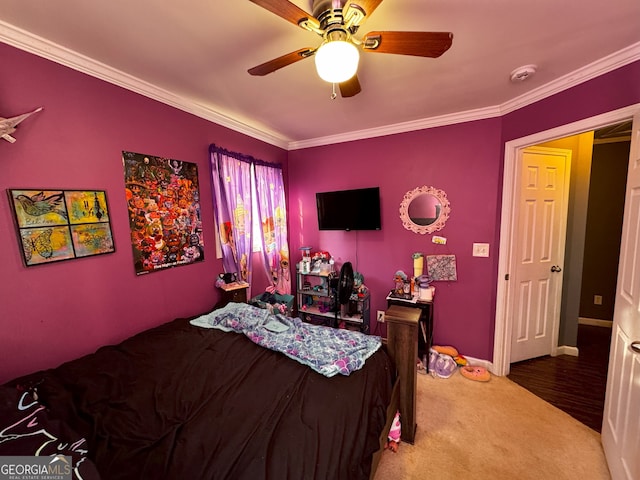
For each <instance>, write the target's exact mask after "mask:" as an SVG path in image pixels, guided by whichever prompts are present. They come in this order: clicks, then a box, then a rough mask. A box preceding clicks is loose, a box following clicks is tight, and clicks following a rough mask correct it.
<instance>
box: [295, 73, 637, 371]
mask: <svg viewBox="0 0 640 480" xmlns="http://www.w3.org/2000/svg"><path fill="white" fill-rule="evenodd" d="M636 103H640V62H636V63H634V64H631V65H628V66H625V67H622V68H619V69H617V70H614V71H613V72H610V73H608V74H606V75H603V76H601V77H599V78H596V79H593V80H590V81H588V82H585V83H584V84H581V85H579V86H577V87H574V88H571V89H569V90H567V91H565V92H562V93H559V94H556V95H553V96H552V97H550V98H548V99H545V100H542V101H540V102H537V103H535V104H532V105H530V106H527V107H525V108H522V109H520V110H518V111H515V112H513V113H510V114H508V115H505V116H504V117H502V118H498V119H488V120H484V121H477V122H472V123H465V124H459V125H451V126H447V127H440V128H434V129H428V130H422V131H417V132H411V133H405V134H400V135H391V136H386V137H380V138H372V139H368V140H361V141H355V142H348V143H344V144H341V145H330V146H324V147H315V148H309V149H305V150H299V151H293V152H290V154H289V166H290V177H289V179H290V185H291V187H290V191H289V205H290V208H291V211H290V219H291V230H290V235H291V250H292V263H295V261H296V258H295V253H296V249H297V248H299V247H300V246H301V245H311V246H313V247H314V248H317V249H322V250H328V251H329V252H331V253H332V254H333V255H335V256H336V258H338V259H339V261H340V262H344V261H351V262H352V263H353V264H354V266H355V265H356V264H357V270H359V271H360V272H362V273H363V275H364V277H365V283H366V284H367V286H368V287H369V288H370V289H371V293H372V311H373V313H372V322H373V324H374V326H373V327H372V328H373V330H374V331H378V332H384V326H382V327H380V328H378V327H376V326H375V311H376V310H384V309H385V308H386V303H385V300H384V298H385V296H386V293H387V292H388V291H389V289H390V288H391V286H392V278H393V274H394V272H395V271H396V270H398V269H401V270H404V271H405V272H407V273H409V272H411V268H412V260H411V254H412V253H413V252H414V251H421V252H424V253H425V254H437V253H443V254H455V255H456V257H457V267H458V281H457V282H446V283H445V282H437V283H436V296H435V329H434V339H435V342H436V343H439V344H445V345H446V344H451V345H454V346H455V347H456V348H458V350H459V351H460V352H461V353H463V354H465V355H468V356H471V357H476V358H480V359H485V360H489V361H492V360H493V342H494V324H495V304H496V290H497V280H498V279H497V270H498V268H497V267H498V265H497V263H498V253H499V252H498V246H499V238H500V209H501V195H502V172H503V160H504V142H506V141H507V140H512V139H515V138H520V137H523V136H526V135H530V134H532V133H536V132H541V131H545V130H549V129H551V128H554V127H557V126H559V125H563V124H567V123H571V122H574V121H577V120H580V119H584V118H588V117H591V116H594V115H598V114H601V113H605V112H608V111H611V110H615V109H618V108H622V107H624V106H628V105H632V104H636ZM381 108H384V105H381ZM422 185H431V186H434V187H436V188H439V189H442V190H444V191H445V192H446V193H447V196H448V198H449V201H450V202H451V218H450V219H449V221H448V222H447V224H446V226H445V228H444V229H443V230H441V231H440V232H438V235H441V236H444V237H446V238H447V244H446V245H444V246H443V245H435V244H433V243H431V236H430V235H425V236H422V235H418V234H415V233H412V232H409V231H408V230H405V229H404V228H403V227H402V223H401V222H400V218H399V212H398V207H399V205H400V202H401V201H402V197H403V195H404V194H405V192H407V191H409V190H411V189H413V188H415V187H418V186H422ZM369 186H379V187H380V192H381V201H382V230H381V231H379V232H318V230H317V220H316V213H315V205H314V202H315V200H314V194H315V192H318V191H325V190H340V189H344V188H355V187H358V188H359V187H369ZM474 242H482V243H484V242H487V243H490V256H489V258H478V257H473V256H472V255H471V253H472V244H473V243H474Z"/></svg>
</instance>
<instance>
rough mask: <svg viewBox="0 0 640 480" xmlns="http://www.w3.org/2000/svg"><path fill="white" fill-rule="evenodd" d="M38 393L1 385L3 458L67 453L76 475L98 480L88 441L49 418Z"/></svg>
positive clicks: (82, 479)
mask: <svg viewBox="0 0 640 480" xmlns="http://www.w3.org/2000/svg"><path fill="white" fill-rule="evenodd" d="M35 395H36V394H35V393H33V394H32V393H31V392H29V391H25V390H20V389H18V388H12V387H5V386H0V457H3V456H51V455H67V456H70V457H71V458H72V460H73V465H72V466H73V478H75V479H79V480H99V479H100V475H99V474H98V470H97V469H96V467H95V465H94V464H93V462H91V460H89V459H88V458H87V442H86V440H85V439H84V438H82V437H80V435H78V434H77V433H75V432H74V431H73V430H72V429H71V428H70V427H69V426H68V425H67V424H66V423H64V422H62V421H60V420H56V419H53V418H50V417H49V414H48V412H47V409H46V408H45V407H44V406H43V405H42V404H40V403H39V402H38V401H37V400H36V399H35V398H34V396H35Z"/></svg>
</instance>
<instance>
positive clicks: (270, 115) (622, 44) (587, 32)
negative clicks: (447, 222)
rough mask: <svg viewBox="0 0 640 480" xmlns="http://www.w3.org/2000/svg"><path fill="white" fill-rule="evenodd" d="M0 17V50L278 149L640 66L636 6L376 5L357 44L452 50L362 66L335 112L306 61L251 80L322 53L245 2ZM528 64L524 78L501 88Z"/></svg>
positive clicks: (475, 109)
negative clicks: (419, 35)
mask: <svg viewBox="0 0 640 480" xmlns="http://www.w3.org/2000/svg"><path fill="white" fill-rule="evenodd" d="M292 3H294V4H295V5H297V6H298V7H300V8H302V9H303V10H305V11H307V12H311V11H312V7H311V0H294V1H293V2H292ZM0 4H1V8H0V41H2V42H4V43H8V44H10V45H14V46H17V47H19V48H22V49H24V50H27V51H31V52H33V53H36V54H38V55H41V56H44V57H46V58H50V59H53V60H55V61H57V62H59V63H62V64H65V65H69V66H71V67H73V68H75V69H77V70H80V71H84V72H87V73H90V74H92V75H95V76H97V77H99V78H103V79H105V80H108V81H110V82H113V83H115V84H119V85H122V86H125V87H127V88H130V89H131V90H134V91H138V92H140V93H143V94H145V95H147V96H149V97H152V98H157V99H159V100H161V101H163V102H165V103H168V104H171V105H174V106H177V107H178V108H181V109H183V110H186V111H190V112H192V113H195V114H196V115H199V116H201V117H203V118H208V119H210V120H213V121H215V122H217V123H220V124H222V125H225V126H229V127H231V128H234V129H235V130H239V131H243V132H244V133H248V134H249V135H252V136H254V137H256V138H261V139H263V140H265V141H267V142H269V143H272V144H274V145H279V146H282V147H284V148H301V147H304V146H312V145H317V144H323V143H333V142H337V141H342V140H349V139H353V138H362V137H366V136H376V135H382V134H386V133H394V132H397V131H407V130H411V129H416V128H424V127H425V126H430V125H432V124H443V123H455V122H456V121H462V120H467V119H473V118H484V117H489V116H496V115H500V114H504V113H505V112H506V111H509V110H510V109H511V110H512V109H514V108H517V107H518V106H522V105H523V104H527V103H530V102H531V101H534V100H536V99H539V98H542V97H544V96H546V95H549V94H551V93H554V92H555V91H559V90H562V89H564V88H568V87H569V86H571V85H574V84H576V83H579V82H581V81H584V80H585V79H586V78H589V77H590V76H594V75H597V74H600V73H602V72H603V71H607V70H611V69H613V68H616V67H618V66H621V65H625V64H627V63H630V62H631V61H634V60H637V59H639V58H640V1H638V0H610V1H608V2H605V1H602V0H598V1H595V0H562V1H557V0H535V1H514V0H484V1H482V0H385V1H383V2H382V3H381V4H380V6H379V7H378V8H377V10H375V11H374V12H373V14H372V15H371V16H370V17H369V18H367V19H366V21H365V23H364V24H363V25H362V26H361V28H360V32H359V33H360V34H364V33H367V32H369V31H374V30H383V31H384V30H406V31H450V32H453V34H454V38H453V45H452V47H451V48H450V49H449V50H448V51H447V52H445V53H444V55H442V56H441V57H440V58H436V59H432V58H421V57H410V56H403V55H390V54H372V53H363V54H362V55H361V60H360V67H359V71H358V77H359V80H360V84H361V85H362V92H361V93H360V94H358V95H356V96H355V97H352V98H341V97H340V96H339V95H338V98H336V99H335V100H331V98H330V94H331V85H330V84H327V83H325V82H323V81H322V80H320V79H319V78H318V76H317V74H316V72H315V65H314V61H313V59H312V58H308V59H305V60H302V61H299V62H297V63H295V64H293V65H289V66H287V67H285V68H282V69H280V70H278V71H276V72H274V73H271V74H270V75H267V76H264V77H255V76H251V75H249V74H248V73H247V70H248V69H249V68H251V67H254V66H256V65H258V64H261V63H263V62H266V61H267V60H271V59H273V58H275V57H278V56H280V55H284V54H286V53H289V52H292V51H294V50H297V49H299V48H303V47H317V46H318V45H319V44H320V37H318V36H317V35H315V34H313V33H310V32H308V31H305V30H302V29H301V28H299V27H296V26H295V25H293V24H291V23H289V22H287V21H285V20H284V19H282V18H280V17H278V16H276V15H274V14H273V13H271V12H269V11H267V10H264V9H263V8H261V7H259V6H257V5H255V4H254V3H252V2H250V1H249V0H209V1H204V0H182V1H180V2H168V1H166V2H165V1H157V0H135V1H131V0H109V1H88V0H56V1H25V0H0ZM358 36H360V35H358ZM529 64H535V65H537V67H538V70H537V73H536V74H535V75H534V76H533V77H531V78H529V79H528V80H527V81H525V82H521V83H511V82H510V81H509V76H510V73H511V72H512V71H513V70H514V69H516V68H518V67H521V66H523V65H529ZM639 82H640V79H639Z"/></svg>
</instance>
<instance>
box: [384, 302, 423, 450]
mask: <svg viewBox="0 0 640 480" xmlns="http://www.w3.org/2000/svg"><path fill="white" fill-rule="evenodd" d="M384 318H385V322H386V323H387V351H388V352H389V356H390V357H391V360H393V362H394V364H395V366H396V369H397V371H398V382H399V387H400V392H399V394H400V397H399V402H398V403H399V410H400V425H401V426H402V440H403V441H405V442H409V443H413V441H414V439H415V435H416V389H417V362H418V320H419V319H420V310H418V309H415V308H410V307H401V306H399V305H392V306H391V307H389V309H388V310H387V311H386V313H385V315H384Z"/></svg>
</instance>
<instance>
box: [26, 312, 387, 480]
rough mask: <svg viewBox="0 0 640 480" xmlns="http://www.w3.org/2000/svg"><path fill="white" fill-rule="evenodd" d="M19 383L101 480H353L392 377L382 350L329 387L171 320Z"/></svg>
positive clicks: (278, 357)
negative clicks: (75, 439)
mask: <svg viewBox="0 0 640 480" xmlns="http://www.w3.org/2000/svg"><path fill="white" fill-rule="evenodd" d="M14 383H15V382H14ZM18 383H21V384H22V385H28V384H35V383H37V384H38V386H37V390H38V393H39V395H40V400H41V401H42V403H44V404H45V405H46V406H47V407H49V409H50V410H49V412H50V415H51V416H53V417H55V418H58V419H61V420H64V421H65V422H66V423H67V424H68V425H69V426H70V427H71V428H73V429H74V430H75V431H76V432H78V433H79V434H80V435H83V436H85V438H86V439H87V440H88V446H89V454H88V457H89V458H90V459H91V460H93V462H94V463H95V465H96V466H97V468H98V470H99V472H100V475H101V476H102V478H103V480H121V479H122V480H124V479H128V480H142V479H149V480H160V479H174V480H186V479H216V480H218V479H233V480H241V479H246V480H249V479H250V480H259V479H274V480H283V479H292V480H302V479H318V480H320V479H327V480H329V479H331V480H338V479H344V480H357V479H366V478H368V477H369V473H370V466H371V458H372V455H373V453H374V452H375V451H376V450H377V449H378V448H379V435H380V433H381V432H382V429H383V427H384V423H385V410H386V406H387V405H388V404H389V401H390V398H391V390H392V367H391V362H390V360H389V358H388V356H387V355H386V353H385V352H384V351H383V350H380V351H378V352H377V353H376V354H374V355H373V356H372V357H371V358H370V359H369V360H368V361H367V362H366V365H365V367H364V368H363V369H362V370H359V371H357V372H355V373H353V374H351V375H350V376H348V377H345V376H342V375H337V376H335V377H332V378H326V377H324V376H322V375H320V374H318V373H316V372H314V371H312V370H311V369H310V368H309V367H306V366H304V365H301V364H299V363H297V362H295V361H293V360H291V359H289V358H287V357H285V356H284V355H282V354H280V353H276V352H272V351H270V350H266V349H263V348H261V347H258V346H256V345H254V344H253V343H251V341H250V340H248V339H247V338H246V337H244V336H243V335H239V334H235V333H223V332H221V331H218V330H205V329H201V328H198V327H195V326H192V325H190V324H189V323H188V320H187V319H178V320H175V321H173V322H170V323H167V324H165V325H161V326H159V327H157V328H154V329H151V330H148V331H146V332H143V333H141V334H139V335H136V336H134V337H132V338H130V339H128V340H125V341H124V342H123V343H122V344H120V345H117V346H108V347H103V348H101V349H100V350H98V351H97V352H96V353H95V354H92V355H89V356H86V357H83V358H81V359H78V360H74V361H71V362H68V363H66V364H63V365H62V366H60V367H58V368H56V369H52V370H47V371H45V372H39V373H37V374H33V375H30V376H28V377H24V378H22V379H20V380H18Z"/></svg>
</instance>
